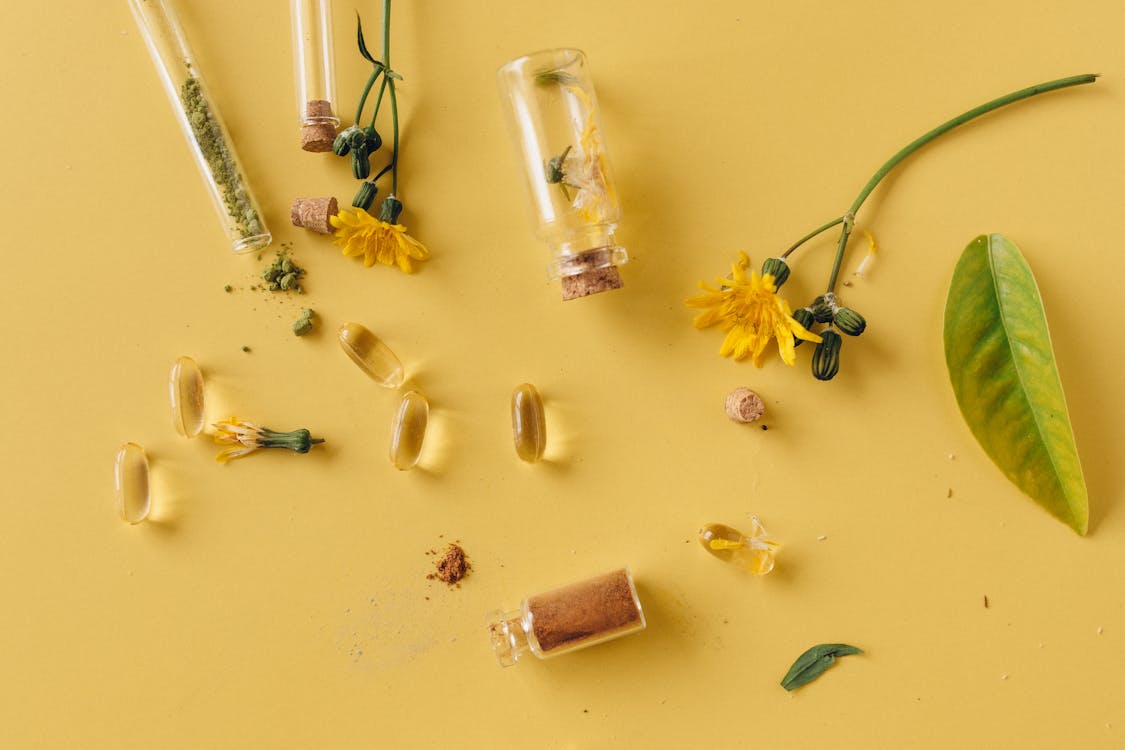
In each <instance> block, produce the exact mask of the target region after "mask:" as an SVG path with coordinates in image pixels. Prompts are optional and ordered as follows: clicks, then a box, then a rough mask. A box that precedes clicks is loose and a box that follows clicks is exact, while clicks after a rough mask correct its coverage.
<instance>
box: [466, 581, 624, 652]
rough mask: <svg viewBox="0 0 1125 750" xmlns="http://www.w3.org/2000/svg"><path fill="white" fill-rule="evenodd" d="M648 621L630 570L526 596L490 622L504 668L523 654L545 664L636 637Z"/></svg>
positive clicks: (490, 634)
mask: <svg viewBox="0 0 1125 750" xmlns="http://www.w3.org/2000/svg"><path fill="white" fill-rule="evenodd" d="M644 628H645V616H644V612H643V611H642V610H641V601H640V599H639V598H638V597H637V587H636V586H635V585H634V583H633V575H632V573H631V572H630V571H629V568H627V567H625V568H619V569H617V570H614V571H611V572H609V573H605V574H603V575H599V576H594V577H593V578H588V579H586V580H584V581H579V582H578V583H572V584H570V585H568V586H562V587H560V588H557V589H553V590H551V591H547V592H544V593H541V594H534V595H532V596H529V597H527V598H526V599H524V600H523V601H522V602H521V603H520V607H519V609H515V610H511V611H505V610H503V609H498V610H496V611H495V612H492V613H491V614H490V615H489V617H488V635H489V639H490V640H491V642H492V650H493V652H494V653H495V654H496V658H497V659H498V660H499V661H500V665H501V666H504V667H510V666H512V665H513V664H515V663H516V662H517V661H519V659H520V657H522V656H523V655H524V654H527V653H531V654H533V655H534V656H536V657H538V658H540V659H546V658H549V657H552V656H558V655H559V654H568V653H570V652H571V651H576V650H578V649H580V648H586V647H587V646H594V645H596V644H599V643H604V642H605V641H608V640H611V639H613V638H618V637H620V636H623V635H628V634H630V633H636V632H638V631H640V630H644Z"/></svg>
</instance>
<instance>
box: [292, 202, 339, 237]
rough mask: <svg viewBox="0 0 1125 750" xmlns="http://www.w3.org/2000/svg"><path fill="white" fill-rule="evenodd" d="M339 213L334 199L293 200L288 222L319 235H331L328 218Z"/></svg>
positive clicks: (330, 225)
mask: <svg viewBox="0 0 1125 750" xmlns="http://www.w3.org/2000/svg"><path fill="white" fill-rule="evenodd" d="M339 212H340V207H339V206H338V205H337V203H336V199H335V198H295V199H294V200H293V203H291V204H290V206H289V221H291V222H292V223H293V226H295V227H304V228H305V229H311V230H313V231H314V232H320V233H321V234H332V231H333V229H332V224H331V223H330V222H329V221H328V220H329V219H330V218H332V217H333V216H335V215H336V214H338V213H339Z"/></svg>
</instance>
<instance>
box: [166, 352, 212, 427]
mask: <svg viewBox="0 0 1125 750" xmlns="http://www.w3.org/2000/svg"><path fill="white" fill-rule="evenodd" d="M168 398H169V399H170V401H171V403H172V425H173V426H174V427H175V428H176V432H178V433H180V434H181V435H183V436H184V437H188V438H192V437H195V436H196V435H198V434H199V433H200V432H201V431H202V430H203V422H204V417H205V415H204V412H203V373H202V372H200V370H199V365H197V364H196V363H195V360H194V359H192V358H191V357H180V358H179V359H177V360H176V361H175V362H174V363H173V364H172V372H171V373H170V374H169V375H168Z"/></svg>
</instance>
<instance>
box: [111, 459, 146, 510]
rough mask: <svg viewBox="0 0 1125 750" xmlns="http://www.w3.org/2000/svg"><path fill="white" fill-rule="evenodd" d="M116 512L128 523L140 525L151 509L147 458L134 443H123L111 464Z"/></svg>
mask: <svg viewBox="0 0 1125 750" xmlns="http://www.w3.org/2000/svg"><path fill="white" fill-rule="evenodd" d="M113 485H114V490H115V493H116V500H117V512H118V513H120V514H121V517H122V518H123V519H125V520H126V521H128V522H129V523H140V522H141V521H143V520H145V518H147V517H148V512H149V510H150V509H151V507H152V501H151V498H150V495H149V486H148V456H146V455H145V449H144V448H142V447H141V446H139V445H137V444H136V443H125V445H123V446H121V450H119V451H117V458H116V459H115V460H114V462H113Z"/></svg>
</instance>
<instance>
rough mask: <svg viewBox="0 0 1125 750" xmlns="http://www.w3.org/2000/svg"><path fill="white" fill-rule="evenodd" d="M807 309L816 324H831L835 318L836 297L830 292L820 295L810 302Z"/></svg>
mask: <svg viewBox="0 0 1125 750" xmlns="http://www.w3.org/2000/svg"><path fill="white" fill-rule="evenodd" d="M809 309H811V310H812V314H813V318H814V319H815V320H816V322H817V323H831V322H832V318H834V317H835V316H836V295H834V294H832V293H831V292H829V293H828V294H822V295H820V296H819V297H817V298H816V299H814V300H813V301H812V304H811V305H809Z"/></svg>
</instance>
